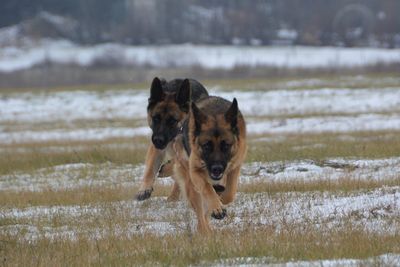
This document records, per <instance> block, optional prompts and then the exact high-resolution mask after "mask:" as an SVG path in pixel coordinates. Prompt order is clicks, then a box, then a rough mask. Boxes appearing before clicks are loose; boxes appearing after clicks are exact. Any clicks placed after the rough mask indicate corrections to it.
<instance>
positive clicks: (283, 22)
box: [0, 0, 400, 47]
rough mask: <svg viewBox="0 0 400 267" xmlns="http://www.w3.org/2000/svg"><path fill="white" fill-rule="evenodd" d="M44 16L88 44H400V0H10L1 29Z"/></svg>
mask: <svg viewBox="0 0 400 267" xmlns="http://www.w3.org/2000/svg"><path fill="white" fill-rule="evenodd" d="M43 11H45V12H48V13H51V14H56V15H60V16H63V17H67V18H70V19H73V20H74V21H75V22H76V27H74V28H73V29H74V32H73V33H65V32H63V34H64V36H60V37H63V38H69V39H72V40H73V41H75V42H79V43H85V44H91V43H99V42H120V43H126V44H142V45H143V44H176V43H185V42H191V43H202V44H252V45H258V44H264V45H270V44H287V45H291V44H299V45H344V46H360V45H361V46H363V45H373V46H391V47H394V46H396V47H399V46H400V16H399V11H400V1H399V0H336V1H330V0H302V1H297V0H252V1H245V0H201V1H200V0H113V1H110V0H67V1H56V0H2V1H1V3H0V27H5V26H10V25H14V24H17V23H19V22H21V21H26V20H30V19H34V18H35V17H37V16H38V14H41V12H43ZM43 28H44V30H43V32H41V33H40V34H42V35H43V36H46V31H45V27H43ZM65 35H67V36H65Z"/></svg>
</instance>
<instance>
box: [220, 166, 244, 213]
mask: <svg viewBox="0 0 400 267" xmlns="http://www.w3.org/2000/svg"><path fill="white" fill-rule="evenodd" d="M239 175H240V166H238V167H236V168H235V169H233V170H232V171H230V172H229V173H228V174H227V177H226V185H225V190H224V192H222V193H221V195H220V197H221V202H222V203H223V204H224V205H226V204H228V203H231V202H232V201H233V200H234V199H235V196H236V192H237V188H238V184H239Z"/></svg>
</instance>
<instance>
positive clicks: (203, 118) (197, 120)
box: [191, 102, 207, 136]
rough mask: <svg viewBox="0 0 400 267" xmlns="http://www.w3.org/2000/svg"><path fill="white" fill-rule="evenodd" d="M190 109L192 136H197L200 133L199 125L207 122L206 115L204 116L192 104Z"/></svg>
mask: <svg viewBox="0 0 400 267" xmlns="http://www.w3.org/2000/svg"><path fill="white" fill-rule="evenodd" d="M191 107H192V108H191V110H192V116H193V119H194V136H199V135H200V132H201V124H202V123H204V122H206V121H207V115H206V114H204V113H203V112H202V111H201V110H200V109H199V108H198V107H197V106H196V104H195V103H194V102H192V106H191Z"/></svg>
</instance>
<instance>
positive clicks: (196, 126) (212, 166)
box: [189, 98, 239, 183]
mask: <svg viewBox="0 0 400 267" xmlns="http://www.w3.org/2000/svg"><path fill="white" fill-rule="evenodd" d="M238 115H239V110H238V103H237V101H236V98H235V99H233V102H232V104H231V105H230V107H229V108H228V110H227V111H225V112H223V113H221V114H218V115H216V116H211V115H207V114H206V113H205V112H203V111H202V110H200V109H199V108H198V107H197V106H196V104H194V103H192V105H191V115H190V127H189V129H190V131H191V133H190V136H191V144H192V153H196V154H197V156H198V157H199V158H200V159H201V161H203V162H204V164H205V167H206V169H207V172H208V176H209V177H210V178H211V180H212V182H213V183H215V182H217V181H219V180H220V179H222V177H223V176H224V172H225V170H226V168H227V166H228V165H229V162H230V160H231V158H232V157H233V156H234V155H235V154H236V153H237V150H238V138H239V129H238Z"/></svg>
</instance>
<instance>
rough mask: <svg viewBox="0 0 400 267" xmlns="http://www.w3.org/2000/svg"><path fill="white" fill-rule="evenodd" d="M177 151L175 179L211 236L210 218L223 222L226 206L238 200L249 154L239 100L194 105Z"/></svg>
mask: <svg viewBox="0 0 400 267" xmlns="http://www.w3.org/2000/svg"><path fill="white" fill-rule="evenodd" d="M174 150H175V153H176V159H175V165H174V173H175V174H174V177H175V179H176V180H177V181H178V183H179V186H180V188H181V190H182V192H185V193H186V197H187V199H188V200H189V202H190V204H191V206H192V207H193V209H194V211H195V213H196V216H197V219H198V224H197V227H198V230H199V232H201V233H208V232H210V231H211V228H210V226H209V216H210V215H211V216H212V217H214V218H216V219H223V218H224V217H225V216H226V211H225V209H224V208H223V204H224V205H225V204H228V203H230V202H232V201H233V199H234V198H235V195H236V191H237V187H238V178H239V174H240V168H241V166H242V164H243V161H244V159H245V156H246V152H247V145H246V125H245V121H244V118H243V116H242V114H241V112H240V111H239V109H238V103H237V101H236V99H233V102H229V101H227V100H225V99H223V98H220V97H208V98H205V99H202V100H200V101H198V102H196V103H194V102H192V104H191V111H190V115H189V118H188V119H187V120H186V121H185V122H184V125H183V134H181V135H179V136H178V137H177V138H176V141H175V143H174Z"/></svg>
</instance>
